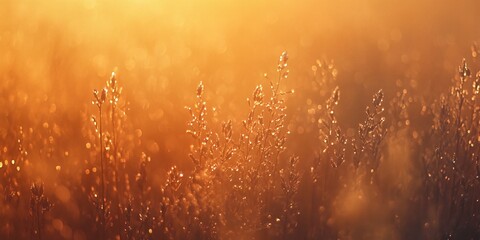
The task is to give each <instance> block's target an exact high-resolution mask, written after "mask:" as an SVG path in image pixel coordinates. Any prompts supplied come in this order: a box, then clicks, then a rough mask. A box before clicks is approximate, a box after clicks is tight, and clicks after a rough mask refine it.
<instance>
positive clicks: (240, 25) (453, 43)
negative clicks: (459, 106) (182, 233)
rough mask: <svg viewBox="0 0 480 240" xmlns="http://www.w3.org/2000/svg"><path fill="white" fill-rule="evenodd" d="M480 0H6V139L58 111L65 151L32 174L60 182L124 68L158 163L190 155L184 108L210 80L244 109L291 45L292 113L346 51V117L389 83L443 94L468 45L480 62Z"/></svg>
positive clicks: (341, 72) (235, 110)
mask: <svg viewBox="0 0 480 240" xmlns="http://www.w3.org/2000/svg"><path fill="white" fill-rule="evenodd" d="M479 8H480V2H479V1H476V0H464V1H443V2H439V1H434V0H420V1H418V0H404V1H385V0H364V1H347V0H337V1H331V0H330V1H325V0H302V1H284V0H276V1H253V0H244V1H230V0H228V1H214V0H208V1H183V0H179V1H167V0H158V1H153V0H150V1H149V0H138V1H129V0H121V1H118V0H115V1H113V0H103V1H96V0H83V1H61V0H52V1H29V0H1V1H0V16H1V20H0V93H1V105H0V113H1V116H2V117H1V118H2V119H0V133H1V134H2V136H3V139H5V138H8V136H9V133H10V132H12V131H16V129H17V127H18V126H43V127H45V125H44V123H48V124H50V125H49V127H48V126H47V128H48V129H52V130H51V131H50V132H49V133H47V134H53V133H54V134H55V135H56V136H58V137H57V138H56V141H57V142H58V144H57V145H56V146H57V148H59V149H60V152H61V154H60V155H59V156H58V157H56V158H55V160H54V161H56V162H55V163H54V164H50V163H46V162H44V161H43V160H42V158H40V157H38V158H35V157H32V158H31V159H30V162H31V164H32V166H33V167H32V168H31V169H30V170H29V174H30V178H31V179H37V178H39V179H43V181H45V182H49V181H51V182H54V181H56V180H55V178H54V176H53V175H52V174H51V173H52V172H56V171H58V169H57V168H56V166H62V167H63V168H64V169H69V168H75V167H77V166H78V164H79V162H80V163H81V162H82V161H84V160H85V158H86V157H85V156H84V155H85V154H82V152H84V151H85V146H86V142H87V141H86V140H84V139H83V138H82V137H81V136H82V129H84V128H86V127H91V125H90V124H91V123H90V122H89V120H88V116H89V115H91V114H94V113H96V108H95V106H93V105H92V104H91V101H92V100H93V95H92V90H93V89H100V88H102V87H103V86H104V85H105V82H106V81H107V80H108V79H109V77H110V75H111V72H112V71H115V72H116V73H117V76H118V81H119V84H120V85H122V86H123V87H124V92H123V97H124V99H125V100H126V101H127V102H128V103H129V104H128V108H127V112H126V114H127V118H128V120H129V121H130V122H131V126H132V129H133V130H134V132H135V139H136V141H141V142H142V143H143V144H138V145H141V146H144V147H143V149H142V150H143V151H145V152H146V153H147V154H148V155H149V156H151V157H152V165H153V167H152V169H155V171H158V173H164V172H165V171H166V169H168V168H169V167H170V166H172V165H173V164H175V165H180V166H184V167H186V168H188V165H189V164H190V160H189V158H188V157H187V153H186V152H187V151H188V149H189V145H190V141H191V140H190V138H189V137H188V136H187V135H186V134H185V128H186V122H187V121H188V112H187V111H186V110H185V109H184V107H185V106H187V105H192V104H193V103H194V101H195V91H196V86H197V85H198V83H199V82H200V81H203V83H204V84H205V89H206V90H205V91H206V96H207V100H208V104H209V107H216V108H217V111H216V114H217V115H214V117H215V118H218V119H219V120H218V121H223V120H226V119H242V118H245V116H246V114H247V108H248V106H247V103H246V98H247V97H250V96H251V93H252V91H253V89H254V87H255V86H256V85H258V84H267V82H265V80H264V78H263V76H264V74H265V73H267V74H268V75H271V76H275V74H276V64H277V61H278V56H279V55H280V54H281V53H282V51H285V50H286V51H288V53H289V56H290V59H289V68H290V75H289V78H288V81H287V82H286V83H285V85H284V86H283V87H284V88H285V89H295V90H296V92H295V94H294V95H293V96H292V97H291V98H290V99H291V102H290V103H289V114H290V115H291V116H300V118H302V117H301V116H303V115H306V114H307V113H306V110H305V108H304V107H303V106H304V105H305V104H308V100H312V99H310V98H307V97H305V95H304V94H303V93H302V90H305V89H307V90H308V89H309V86H311V82H312V79H313V71H312V65H314V64H315V62H316V60H317V59H320V60H327V61H330V60H333V61H334V63H335V67H336V69H337V70H338V77H337V80H338V82H337V85H339V86H340V89H341V91H342V95H341V102H340V106H339V111H338V117H339V122H340V123H341V124H342V125H343V127H345V128H347V129H348V128H354V127H356V126H357V125H358V123H359V122H360V121H361V119H363V118H364V109H365V107H364V106H365V105H366V104H368V103H369V102H370V101H371V96H372V94H373V93H375V92H377V91H378V89H380V88H382V89H384V91H385V95H386V99H387V100H388V99H391V98H392V97H393V96H394V95H395V93H396V92H397V91H399V90H400V89H403V88H408V89H409V91H410V92H413V93H415V94H416V95H417V96H421V98H423V99H424V100H425V101H431V100H432V99H433V98H437V96H438V93H440V92H445V91H446V90H447V88H448V84H450V83H451V80H452V79H453V77H454V76H455V74H456V72H457V66H458V65H459V64H460V63H461V60H462V58H464V57H466V58H467V59H468V60H470V62H472V64H478V63H477V62H473V60H472V59H471V50H470V48H471V46H472V44H473V43H474V42H475V41H476V40H479V39H480V28H479V27H478V23H479V22H480V21H479V20H480V17H479V15H478V9H479ZM328 91H331V90H328ZM310 102H311V101H310ZM86 116H87V117H86ZM293 120H295V119H293ZM297 120H298V119H297ZM237 121H238V122H236V123H237V124H238V123H239V120H237ZM294 122H295V121H292V122H291V124H290V125H289V129H290V130H292V135H293V136H292V138H293V139H300V138H301V135H302V134H304V132H305V129H304V128H299V127H298V126H296V125H295V123H294ZM306 133H308V131H307V132H306ZM298 141H301V140H298ZM304 141H307V140H304ZM0 144H1V143H0ZM293 145H295V143H293ZM304 150H305V149H294V150H292V151H295V152H297V153H299V155H302V151H304ZM306 155H307V156H306V157H307V158H308V157H309V156H308V154H306ZM163 175H164V174H158V175H157V174H155V175H154V176H153V177H152V178H154V179H155V181H158V182H160V181H162V180H161V178H162V177H163ZM60 195H61V196H64V194H62V193H60ZM67 200H68V199H67Z"/></svg>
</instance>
